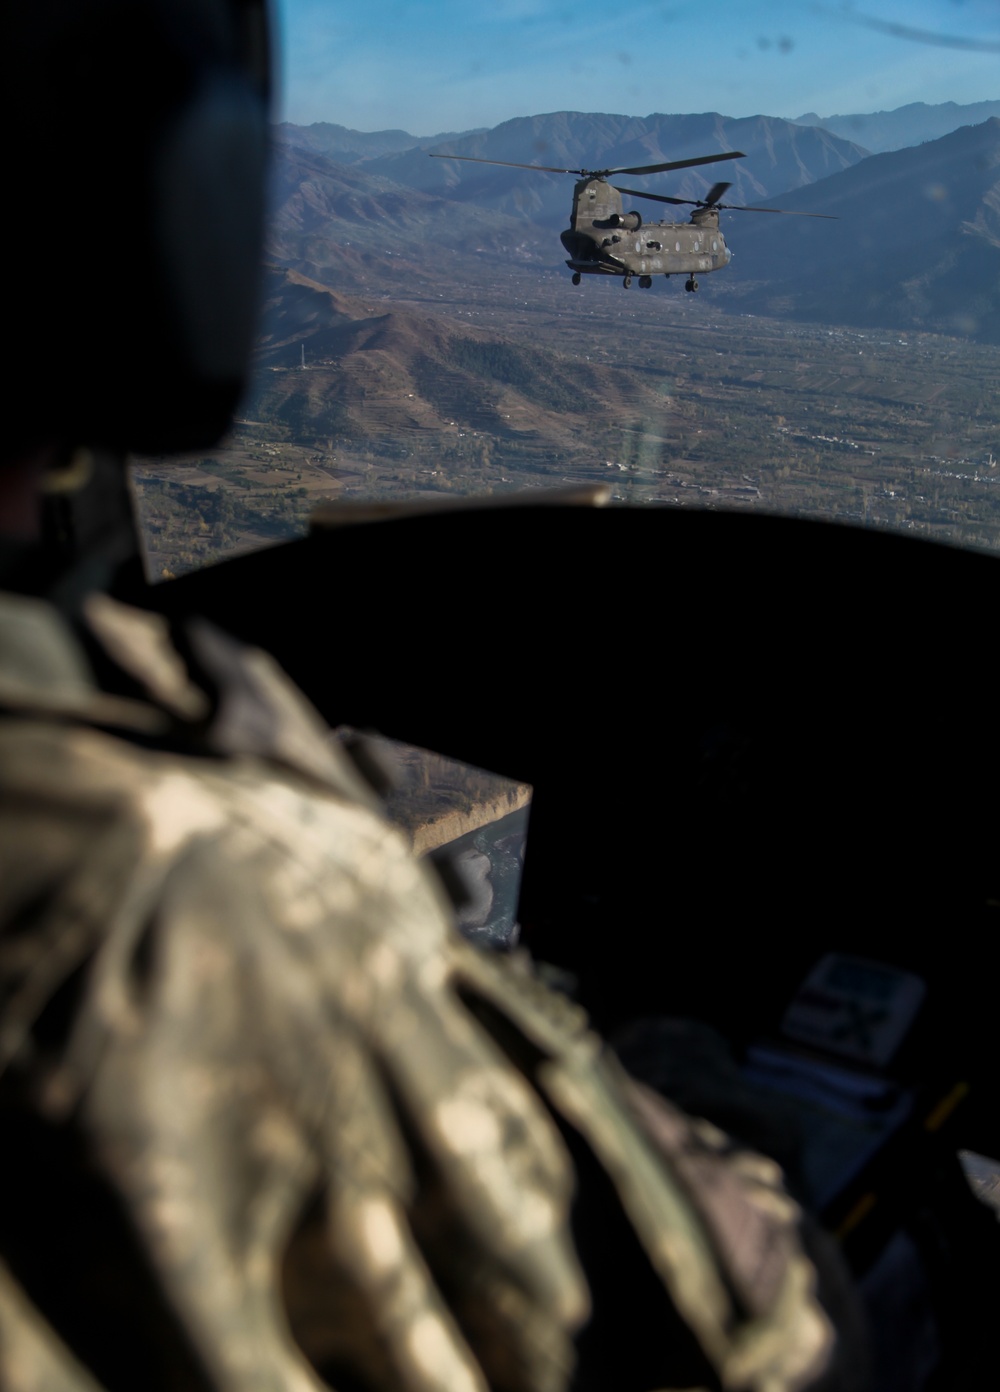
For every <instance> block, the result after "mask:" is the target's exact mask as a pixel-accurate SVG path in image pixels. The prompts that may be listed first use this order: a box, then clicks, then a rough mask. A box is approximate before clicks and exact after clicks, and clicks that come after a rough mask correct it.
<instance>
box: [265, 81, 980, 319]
mask: <svg viewBox="0 0 1000 1392" xmlns="http://www.w3.org/2000/svg"><path fill="white" fill-rule="evenodd" d="M927 110H928V111H935V110H936V108H927ZM962 110H964V108H960V107H959V108H954V109H953V110H952V111H951V112H950V119H954V116H955V112H956V111H958V112H960V111H962ZM887 114H888V115H893V114H894V113H887ZM845 119H846V118H845ZM302 129H303V128H294V127H285V128H283V130H282V139H281V141H280V143H279V145H278V155H279V157H278V160H277V162H276V170H275V175H274V183H273V197H272V204H273V220H272V233H271V241H270V246H269V251H270V254H271V256H272V257H273V258H274V260H275V261H276V262H277V263H279V264H281V265H283V266H286V267H288V268H290V269H294V270H296V271H298V272H300V273H302V274H303V275H305V276H306V277H311V278H313V279H315V280H317V281H320V282H322V283H323V284H326V285H330V286H332V287H334V288H335V289H340V290H348V291H350V290H356V289H361V290H365V291H368V292H371V291H372V290H373V289H374V288H375V287H376V286H378V285H379V283H382V284H383V285H385V286H386V287H387V288H389V287H392V288H393V289H394V290H395V289H398V287H399V286H400V285H402V284H407V285H409V286H411V287H421V286H422V287H424V288H425V289H431V288H432V287H433V285H434V284H435V283H438V284H440V282H441V278H442V276H444V277H446V278H447V279H448V280H449V281H453V280H454V281H460V282H462V283H469V284H470V287H472V286H474V285H475V283H476V281H477V280H478V279H479V278H481V277H483V276H484V275H485V276H491V275H492V276H494V277H495V275H496V273H497V268H498V265H499V264H500V263H506V262H516V263H520V264H525V265H529V266H530V265H535V266H538V267H539V268H549V269H553V268H557V267H561V265H562V253H561V248H560V246H559V243H558V239H557V236H556V233H557V232H558V230H559V229H561V228H562V227H564V226H565V225H566V223H567V220H568V213H569V205H570V202H571V198H572V181H571V177H569V176H567V175H566V174H564V173H553V172H536V171H535V170H531V169H524V168H509V167H504V166H500V167H497V166H494V165H491V164H478V163H471V162H470V163H467V162H465V161H463V160H457V159H452V160H449V159H448V158H447V156H448V155H468V156H471V157H472V158H473V159H475V160H507V161H510V162H512V163H515V164H521V163H524V164H528V163H536V164H544V165H549V166H555V167H556V168H557V169H567V170H574V169H575V170H579V169H583V168H587V167H594V166H596V167H598V168H606V169H614V168H616V167H618V166H622V165H626V166H632V165H641V164H650V163H658V162H661V161H665V160H668V159H678V158H679V159H684V158H689V157H694V156H695V155H697V154H713V153H716V152H722V151H726V150H730V151H732V150H741V151H743V152H744V153H745V156H746V158H744V159H739V160H734V161H733V163H732V165H731V166H721V165H718V164H717V165H714V166H710V167H708V172H707V173H706V172H704V171H703V170H702V169H692V170H686V171H677V172H676V173H674V174H671V175H670V176H668V178H669V182H667V181H666V180H665V178H664V176H655V177H650V179H649V183H648V187H649V188H650V192H661V191H664V190H665V189H666V188H669V191H670V193H671V194H672V195H673V196H677V197H681V198H699V197H704V196H705V193H706V191H707V189H708V187H709V186H710V184H711V183H713V182H715V180H716V179H717V178H719V179H722V178H726V179H728V180H731V187H730V190H729V191H728V192H727V193H726V194H725V195H724V199H725V202H727V203H732V204H736V205H745V206H753V205H754V204H757V205H764V206H765V207H773V206H775V205H778V206H781V207H782V208H786V209H787V210H788V211H790V212H803V213H825V214H828V215H832V216H834V217H836V218H837V219H838V220H837V221H835V222H833V221H820V220H819V219H814V218H798V217H795V218H792V217H789V218H784V219H781V220H780V221H778V219H776V218H774V217H773V216H766V217H764V216H762V217H750V216H746V215H744V214H742V213H738V212H734V213H724V214H723V230H724V231H725V234H726V237H727V240H728V241H729V243H730V246H731V247H732V249H733V251H734V260H733V264H732V265H731V266H730V267H729V268H728V269H727V270H726V271H724V272H723V273H721V274H720V275H719V276H718V277H716V276H712V277H711V278H710V279H709V278H706V281H705V282H704V288H705V293H708V294H711V295H712V296H713V298H716V297H717V298H718V301H719V303H720V304H723V305H725V304H726V303H729V302H733V307H735V305H736V303H738V304H739V307H740V308H741V309H751V310H753V311H754V312H757V313H764V314H769V315H773V316H778V317H791V318H796V319H803V320H814V321H818V322H829V323H847V324H859V325H862V324H863V325H879V324H881V325H885V326H887V327H890V326H891V327H898V328H925V329H937V330H941V329H944V330H945V331H946V332H953V333H956V334H961V335H965V336H968V337H971V338H975V339H978V340H980V341H986V342H1000V118H997V117H995V116H994V117H991V118H990V119H989V120H986V121H984V122H982V123H981V124H979V125H975V126H962V127H959V128H957V129H955V130H952V131H950V132H949V133H948V134H947V135H945V136H943V137H941V138H940V139H937V140H933V141H929V142H926V143H923V144H920V145H917V146H915V147H909V148H906V149H902V150H896V151H891V152H886V153H883V154H876V155H869V154H867V153H866V151H865V150H864V149H863V148H862V147H861V146H860V145H858V144H855V143H853V142H851V141H848V140H845V139H843V138H842V137H841V136H839V135H837V134H835V133H833V132H831V131H829V130H823V129H819V128H817V127H813V126H804V125H801V124H798V123H796V122H791V121H784V120H781V119H779V118H776V117H765V116H758V117H753V118H743V119H734V118H729V117H725V116H723V115H720V114H718V113H703V114H701V115H696V116H650V117H645V118H634V117H628V116H621V115H617V116H616V115H606V114H604V115H602V114H594V113H578V112H559V113H554V114H551V115H546V116H535V117H530V118H518V119H517V120H514V121H507V122H504V123H503V124H502V125H500V126H497V127H496V128H495V129H493V130H490V131H478V132H467V133H465V134H463V135H460V136H449V137H447V138H444V139H441V140H440V141H439V142H438V144H437V146H436V148H435V149H434V150H433V153H434V154H440V155H443V156H445V157H444V158H441V159H429V158H428V153H429V151H428V148H427V146H426V143H425V142H420V143H416V142H415V143H413V144H411V145H409V146H407V147H406V148H403V149H391V148H389V147H390V146H391V145H392V144H393V143H394V142H397V141H398V140H399V139H400V138H401V137H403V136H405V133H395V132H387V133H380V134H385V135H386V140H385V141H383V142H381V143H380V142H378V141H374V143H372V144H371V145H370V146H367V147H365V148H366V150H367V153H364V154H363V155H361V156H358V157H355V158H354V159H353V160H352V161H351V162H349V163H344V162H342V161H337V160H334V159H331V157H330V155H329V154H327V153H322V152H321V150H320V148H319V146H320V145H321V144H323V142H324V141H326V148H328V149H332V148H335V144H336V142H339V145H340V146H343V147H347V146H350V145H351V144H352V141H351V139H350V137H351V135H352V133H351V132H345V131H344V129H343V128H340V127H331V128H326V127H324V128H323V131H322V132H320V133H319V134H317V129H316V128H315V127H307V128H304V129H305V132H306V133H307V134H308V133H310V132H311V133H312V135H311V137H310V138H311V140H312V144H311V145H310V144H309V143H308V141H307V140H306V139H305V136H303V134H302ZM331 132H332V133H333V134H332V135H331ZM354 134H357V133H354ZM321 137H322V138H321ZM406 139H409V140H412V139H413V138H412V137H406ZM353 144H354V146H355V147H359V142H358V141H354V142H353ZM525 156H527V158H525ZM723 170H724V171H725V172H723ZM644 177H645V176H642V175H632V176H630V178H629V182H630V184H633V185H634V183H635V180H636V179H643V178H644ZM629 204H632V205H633V206H635V207H636V208H638V209H640V210H641V211H642V213H643V216H644V218H645V220H646V221H647V222H648V221H651V220H652V219H654V218H656V217H658V216H659V215H660V214H659V212H658V210H657V208H656V205H655V204H653V203H650V204H645V203H643V202H642V200H641V199H632V198H631V197H630V198H629V199H628V200H627V203H626V206H628V205H629ZM678 216H683V214H678ZM709 285H710V286H711V289H709V288H708V287H709ZM472 293H473V294H474V290H473V291H472ZM582 293H587V291H586V288H585V287H584V288H583V290H582Z"/></svg>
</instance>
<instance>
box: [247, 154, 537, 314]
mask: <svg viewBox="0 0 1000 1392" xmlns="http://www.w3.org/2000/svg"><path fill="white" fill-rule="evenodd" d="M276 154H277V157H276V159H275V161H274V166H273V169H272V177H271V195H270V202H271V217H270V220H269V229H268V241H267V250H268V254H269V255H270V256H271V257H273V258H274V259H275V260H278V261H281V262H282V263H283V264H285V265H291V266H293V267H295V268H296V269H297V270H299V271H301V272H303V273H304V274H306V275H310V276H315V277H316V278H318V279H321V280H323V281H324V282H325V283H329V284H333V285H336V286H339V287H342V288H344V289H349V288H353V286H355V285H359V286H364V285H365V284H366V282H368V281H371V282H372V283H376V282H378V281H380V280H396V281H397V282H398V280H399V279H400V278H401V277H405V278H406V279H407V280H408V281H409V283H410V284H419V283H420V282H430V281H434V280H436V279H438V278H439V277H440V275H441V272H442V267H445V268H447V267H449V266H451V267H457V266H458V265H460V264H461V263H462V262H463V261H464V260H465V259H469V260H470V261H473V262H474V261H476V260H477V259H484V258H486V259H490V258H493V257H496V256H497V255H503V256H505V257H510V258H512V259H514V260H517V261H531V260H544V261H548V262H550V263H551V262H552V261H555V260H557V259H559V258H558V256H557V253H558V252H560V250H561V248H560V247H559V245H558V242H555V243H553V242H552V239H551V238H550V237H549V236H548V235H547V234H546V233H545V232H544V231H543V230H542V229H538V228H531V227H526V226H525V225H524V223H523V222H519V221H515V220H514V219H513V218H508V217H504V216H503V215H500V214H497V213H494V212H490V211H488V210H486V209H483V208H477V207H475V206H472V205H467V204H461V203H452V202H449V201H448V200H447V199H444V198H441V197H439V196H436V195H433V194H427V193H421V192H419V191H417V190H414V189H412V188H406V187H404V186H403V185H401V184H397V183H393V182H392V181H391V180H389V179H386V178H384V177H382V176H380V175H377V174H373V173H370V172H368V166H362V165H360V164H352V165H346V166H345V165H341V164H335V163H333V162H332V161H331V160H329V159H327V158H325V157H324V156H322V155H320V154H316V153H313V152H309V151H307V150H303V149H300V148H297V147H295V146H290V145H287V144H283V143H279V145H278V146H277V152H276Z"/></svg>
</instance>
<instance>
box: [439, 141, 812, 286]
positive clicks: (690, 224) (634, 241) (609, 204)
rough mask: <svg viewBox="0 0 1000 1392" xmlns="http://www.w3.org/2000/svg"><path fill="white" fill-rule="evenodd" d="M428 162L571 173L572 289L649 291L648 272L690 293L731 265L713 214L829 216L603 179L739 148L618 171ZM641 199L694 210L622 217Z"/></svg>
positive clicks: (566, 239)
mask: <svg viewBox="0 0 1000 1392" xmlns="http://www.w3.org/2000/svg"><path fill="white" fill-rule="evenodd" d="M431 158H432V159H455V160H457V159H461V160H469V161H471V162H472V163H474V164H502V165H506V166H507V167H508V168H509V169H537V170H539V171H540V172H542V173H546V174H576V175H577V176H578V179H577V183H576V186H575V188H574V189H573V211H572V213H571V215H570V218H571V220H570V225H569V227H567V228H566V230H565V232H561V233H560V238H561V240H562V244H563V246H564V247H565V248H566V250H567V251H568V252H569V259H568V260H567V262H566V265H567V266H569V268H570V269H571V270H572V272H573V284H574V285H579V284H580V281H581V279H582V277H583V276H585V275H617V276H621V278H622V285H623V286H624V287H625V289H626V290H627V289H628V288H629V286H630V285H631V284H632V277H633V276H638V277H639V286H640V288H641V289H643V290H648V289H649V288H650V287H651V285H652V284H653V276H654V275H662V276H672V275H686V276H687V280H686V281H685V282H684V289H685V290H697V289H698V280H697V273H698V272H699V271H706V272H707V271H721V270H722V268H723V266H728V265H729V262H730V261H731V260H732V256H733V254H732V252H731V251H730V250H729V248H728V247H727V246H726V239H725V237H724V236H723V235H722V232H721V230H720V228H719V210H720V209H721V208H726V209H733V210H735V211H738V212H744V213H784V214H787V215H788V216H791V217H829V216H830V214H828V213H798V212H792V210H790V209H788V208H746V207H743V206H742V205H740V204H734V203H720V201H719V200H720V199H721V198H722V195H723V194H724V193H725V192H726V190H727V189H728V188H730V187H731V185H730V184H726V183H719V184H713V185H712V187H711V188H710V189H709V191H708V196H707V197H706V198H671V197H668V196H667V195H666V194H662V193H644V192H642V191H641V190H640V189H627V188H620V187H617V186H616V185H614V184H609V183H608V182H607V177H608V175H609V174H662V173H665V172H666V171H667V170H671V169H691V168H693V167H694V166H695V165H700V164H716V163H717V162H718V161H719V160H731V159H744V158H745V155H744V154H743V151H742V150H732V151H728V152H726V153H725V154H719V155H700V156H698V157H696V158H695V159H686V160H670V161H667V162H665V163H662V164H640V165H635V164H633V165H621V166H619V167H618V168H617V169H557V168H555V167H554V166H552V165H547V164H517V163H515V162H514V161H512V160H490V159H482V158H479V157H478V156H475V155H441V154H434V155H432V156H431ZM623 193H627V194H629V195H630V196H631V197H632V198H647V199H649V200H650V201H651V202H653V203H675V204H688V205H690V206H691V207H693V208H694V212H693V213H692V214H691V216H690V218H689V220H688V221H687V222H645V223H644V222H643V220H642V217H641V215H640V214H639V213H637V212H635V211H630V212H625V211H624V210H623V208H622V194H623Z"/></svg>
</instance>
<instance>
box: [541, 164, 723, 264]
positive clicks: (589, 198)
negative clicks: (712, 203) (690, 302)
mask: <svg viewBox="0 0 1000 1392" xmlns="http://www.w3.org/2000/svg"><path fill="white" fill-rule="evenodd" d="M561 240H562V244H563V246H564V247H565V248H566V251H567V252H568V253H569V255H568V258H567V261H566V264H567V266H569V267H570V268H571V270H572V271H573V273H574V275H573V279H574V282H575V283H577V284H578V283H579V282H578V281H577V276H578V275H617V276H621V277H622V278H623V281H624V283H625V284H626V285H627V284H628V283H629V282H630V280H631V277H632V276H633V275H636V276H639V277H640V278H641V279H640V284H641V285H646V286H648V285H649V284H650V283H651V277H652V276H654V275H664V276H670V275H686V276H687V277H688V287H689V288H696V287H697V281H696V280H695V279H694V277H695V276H696V274H698V273H701V272H707V271H718V270H721V269H722V268H723V266H728V264H729V262H730V260H731V259H732V252H731V251H730V250H729V248H728V247H727V246H726V240H725V237H723V235H722V232H721V231H720V230H719V214H718V210H717V209H715V208H698V209H696V211H695V213H694V214H693V216H692V217H691V219H690V220H689V221H687V222H644V221H643V219H642V216H641V215H640V214H639V213H637V212H625V211H624V210H623V208H622V196H621V193H620V192H619V190H618V189H616V188H615V187H614V186H613V185H612V184H609V183H607V182H606V181H605V180H604V179H603V178H591V179H580V180H579V181H578V182H577V184H576V187H575V188H574V191H573V212H572V214H571V225H570V226H569V227H568V228H567V229H566V231H565V232H563V233H561Z"/></svg>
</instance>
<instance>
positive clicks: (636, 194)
mask: <svg viewBox="0 0 1000 1392" xmlns="http://www.w3.org/2000/svg"><path fill="white" fill-rule="evenodd" d="M614 187H615V188H616V189H617V190H618V192H619V193H627V194H630V195H631V196H632V197H633V198H648V199H650V201H651V202H653V203H690V204H692V205H693V206H694V207H696V208H697V207H699V206H700V205H699V202H698V200H697V199H696V198H671V197H670V195H669V194H667V193H645V192H644V191H643V190H642V189H627V188H622V186H621V184H615V186H614Z"/></svg>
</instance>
